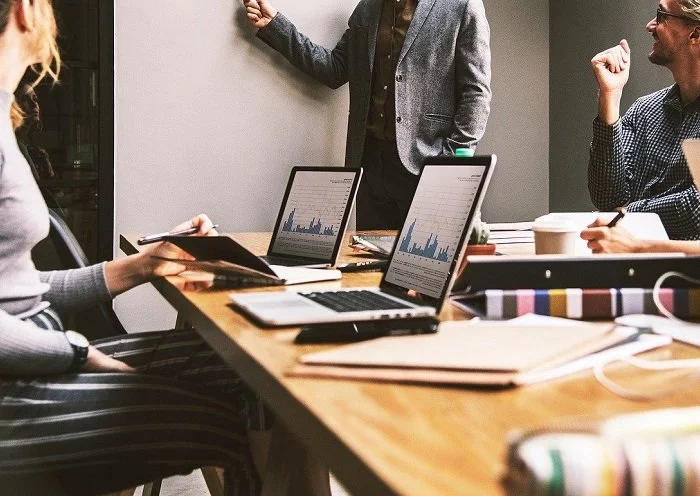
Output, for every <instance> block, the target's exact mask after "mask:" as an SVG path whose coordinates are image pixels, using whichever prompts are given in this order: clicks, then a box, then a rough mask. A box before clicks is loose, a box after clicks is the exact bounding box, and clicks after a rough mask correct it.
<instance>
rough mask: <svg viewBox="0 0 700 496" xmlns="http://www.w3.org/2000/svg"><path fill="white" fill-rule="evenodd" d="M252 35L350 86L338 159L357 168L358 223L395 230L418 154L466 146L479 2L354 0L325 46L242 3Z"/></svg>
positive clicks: (482, 27)
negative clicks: (341, 28) (339, 32)
mask: <svg viewBox="0 0 700 496" xmlns="http://www.w3.org/2000/svg"><path fill="white" fill-rule="evenodd" d="M243 3H244V5H245V6H246V10H247V12H248V19H249V20H250V22H251V23H252V24H253V26H255V27H256V28H258V29H259V31H258V34H257V36H258V37H259V38H260V39H261V40H263V41H264V42H265V43H267V44H268V45H269V46H271V47H272V48H274V49H275V50H277V51H278V52H280V53H281V54H282V55H284V56H285V57H286V58H287V59H288V60H289V61H290V62H291V63H292V64H294V65H295V66H296V67H297V68H299V69H300V70H302V71H304V72H305V73H307V74H309V75H311V76H312V77H314V78H316V79H317V80H318V81H320V82H321V83H323V84H325V85H327V86H329V87H331V88H339V87H340V86H342V85H343V84H345V83H347V82H349V83H350V115H349V117H348V137H347V145H346V151H345V165H346V166H349V167H360V166H362V167H364V168H365V174H364V177H363V179H362V184H361V185H360V190H359V193H358V199H357V227H358V229H398V228H400V227H401V224H402V223H403V220H404V217H405V215H406V214H407V212H408V207H409V206H410V204H411V199H412V198H413V193H414V192H415V189H416V186H417V184H418V174H419V173H420V171H421V168H422V167H423V163H424V160H425V158H426V157H429V156H435V155H441V154H445V155H451V154H453V153H454V151H455V149H456V148H474V147H475V146H476V144H477V142H478V141H479V139H481V137H482V136H483V134H484V129H485V127H486V121H487V119H488V116H489V111H490V107H489V103H490V101H491V89H490V81H491V52H490V46H489V37H490V33H489V25H488V22H487V21H486V14H485V11H484V5H483V3H482V0H361V1H360V3H359V4H358V5H357V7H356V8H355V11H354V12H353V13H352V15H351V16H350V20H349V21H348V29H347V30H346V31H345V34H344V35H343V37H342V38H341V39H340V41H339V42H338V44H337V45H336V46H335V48H334V49H333V50H328V49H326V48H324V47H322V46H319V45H316V44H314V43H313V42H311V41H310V40H309V39H308V38H307V37H306V36H304V35H303V34H302V33H300V32H299V31H298V30H297V29H296V27H295V26H294V24H292V23H291V21H289V20H288V19H287V18H286V17H285V16H284V15H282V14H281V13H278V12H277V10H276V9H275V8H274V7H273V6H272V5H270V3H269V2H268V1H267V0H243Z"/></svg>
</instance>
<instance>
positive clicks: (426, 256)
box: [386, 166, 485, 297]
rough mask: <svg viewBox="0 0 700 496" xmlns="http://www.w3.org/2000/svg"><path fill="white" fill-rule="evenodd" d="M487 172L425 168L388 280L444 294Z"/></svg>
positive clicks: (435, 294) (426, 291) (388, 272)
mask: <svg viewBox="0 0 700 496" xmlns="http://www.w3.org/2000/svg"><path fill="white" fill-rule="evenodd" d="M484 173H485V169H484V167H483V166H473V167H468V168H467V167H450V166H444V167H430V168H426V169H425V171H424V172H423V176H422V177H421V180H420V185H419V186H418V189H417V191H416V195H415V197H414V199H413V203H412V204H411V208H410V209H409V212H408V216H407V217H406V222H405V224H404V226H403V230H402V231H401V234H400V235H399V238H398V241H397V249H396V253H395V254H394V257H393V259H392V263H391V265H390V267H389V270H388V271H387V277H386V280H387V281H388V282H391V283H394V284H399V285H402V286H406V285H411V284H412V285H413V286H416V289H419V290H421V291H422V292H424V293H426V294H429V295H432V296H435V297H438V296H439V295H440V292H441V291H442V289H443V287H444V285H445V280H446V276H447V273H448V271H449V269H450V265H451V264H452V262H453V260H454V258H455V256H456V255H457V253H456V250H457V249H458V246H459V241H460V238H461V236H462V232H463V230H464V226H465V224H466V223H467V221H468V219H469V214H470V212H471V210H472V206H473V204H474V201H475V200H476V196H477V193H478V191H479V184H480V182H481V178H482V176H483V175H484Z"/></svg>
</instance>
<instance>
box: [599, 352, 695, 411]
mask: <svg viewBox="0 0 700 496" xmlns="http://www.w3.org/2000/svg"><path fill="white" fill-rule="evenodd" d="M630 358H631V357H630ZM636 360H637V361H639V362H650V363H659V364H663V363H664V362H651V361H649V360H639V359H636ZM624 361H626V362H627V361H628V360H624ZM668 362H700V360H668ZM610 363H612V362H608V363H600V364H598V365H596V366H595V368H594V369H593V376H594V377H595V378H596V380H597V381H598V382H599V383H600V385H601V386H603V387H604V388H605V389H607V390H608V391H610V392H611V393H613V394H615V395H617V396H620V397H621V398H625V399H628V400H633V401H652V400H658V399H661V398H663V397H665V396H668V395H671V394H674V393H677V392H678V391H680V390H682V389H685V388H688V387H690V386H693V385H694V384H695V383H696V382H698V381H700V365H692V366H688V365H682V366H676V367H668V368H667V369H664V368H658V369H650V370H672V369H691V370H692V369H696V368H697V370H696V371H695V372H694V373H692V374H690V375H689V376H688V377H687V379H688V380H687V381H684V382H683V383H682V384H681V385H680V386H678V385H677V384H674V385H673V386H671V387H668V388H664V389H661V390H659V391H657V392H655V393H640V392H638V391H635V390H633V389H628V388H625V387H623V386H620V385H619V384H618V383H617V382H615V381H613V380H612V379H610V378H609V377H608V376H607V375H606V374H605V367H606V366H607V365H609V364H610ZM628 363H629V362H628ZM630 365H632V366H635V365H634V364H632V363H630Z"/></svg>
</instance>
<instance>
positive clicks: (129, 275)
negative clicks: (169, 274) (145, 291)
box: [105, 253, 156, 297]
mask: <svg viewBox="0 0 700 496" xmlns="http://www.w3.org/2000/svg"><path fill="white" fill-rule="evenodd" d="M150 258H151V257H150V255H147V254H143V253H137V254H135V255H129V256H127V257H124V258H119V259H116V260H112V261H110V262H107V263H106V264H105V280H106V282H107V288H108V289H109V292H110V294H111V295H112V296H113V297H114V296H117V295H118V294H121V293H123V292H124V291H128V290H129V289H131V288H133V287H136V286H138V285H140V284H143V283H145V282H150V281H152V280H153V279H155V277H156V276H155V275H154V273H153V270H154V269H153V264H152V263H150V260H149V259H150Z"/></svg>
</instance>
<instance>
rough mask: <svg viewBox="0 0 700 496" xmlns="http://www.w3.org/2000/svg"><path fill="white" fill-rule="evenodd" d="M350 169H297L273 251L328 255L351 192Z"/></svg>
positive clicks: (339, 227)
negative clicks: (320, 170)
mask: <svg viewBox="0 0 700 496" xmlns="http://www.w3.org/2000/svg"><path fill="white" fill-rule="evenodd" d="M354 177H355V176H354V174H353V173H351V172H343V171H342V170H340V171H337V172H335V171H334V172H327V173H319V172H313V173H312V172H304V171H300V172H298V173H297V177H296V178H295V180H294V184H293V185H292V189H291V191H290V192H289V195H288V197H287V202H286V205H285V206H284V213H283V217H282V222H281V223H280V225H279V227H278V231H277V233H276V237H275V243H274V251H275V252H276V253H286V254H290V255H295V254H299V253H307V254H309V255H316V256H330V254H331V253H332V252H333V248H334V246H335V240H336V237H337V236H338V234H339V231H340V229H341V226H342V223H343V216H344V214H345V208H346V205H347V203H348V198H349V197H350V195H351V193H352V185H353V181H354Z"/></svg>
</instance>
